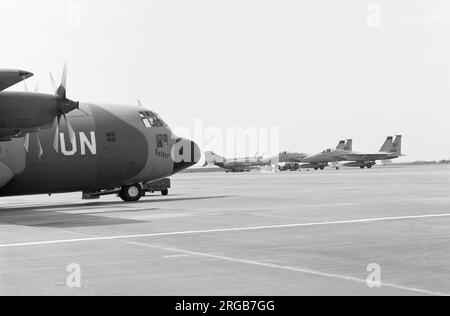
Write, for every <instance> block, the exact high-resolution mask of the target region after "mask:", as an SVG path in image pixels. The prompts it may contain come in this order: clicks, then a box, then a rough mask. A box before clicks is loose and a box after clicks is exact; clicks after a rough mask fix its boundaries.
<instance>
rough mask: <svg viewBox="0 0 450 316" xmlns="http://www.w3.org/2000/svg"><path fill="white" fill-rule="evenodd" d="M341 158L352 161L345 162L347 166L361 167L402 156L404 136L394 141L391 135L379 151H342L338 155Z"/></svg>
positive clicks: (397, 137) (370, 166)
mask: <svg viewBox="0 0 450 316" xmlns="http://www.w3.org/2000/svg"><path fill="white" fill-rule="evenodd" d="M337 156H338V157H339V158H341V159H342V160H345V161H350V162H349V163H346V164H344V166H346V167H360V168H361V169H364V168H368V169H370V168H372V166H374V165H375V164H376V161H377V160H392V159H395V158H399V157H402V156H403V155H402V136H401V135H398V136H396V138H395V140H394V141H393V137H392V136H389V137H388V138H387V139H386V141H385V142H384V144H383V146H382V147H381V149H380V151H379V152H378V153H372V154H370V153H369V154H364V153H363V154H359V153H355V152H349V153H340V154H338V155H337Z"/></svg>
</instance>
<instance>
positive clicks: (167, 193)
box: [161, 189, 169, 196]
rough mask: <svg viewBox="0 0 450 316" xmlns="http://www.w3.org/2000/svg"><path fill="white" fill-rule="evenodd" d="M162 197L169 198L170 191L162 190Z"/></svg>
mask: <svg viewBox="0 0 450 316" xmlns="http://www.w3.org/2000/svg"><path fill="white" fill-rule="evenodd" d="M161 195H162V196H168V195H169V190H168V189H165V190H162V191H161Z"/></svg>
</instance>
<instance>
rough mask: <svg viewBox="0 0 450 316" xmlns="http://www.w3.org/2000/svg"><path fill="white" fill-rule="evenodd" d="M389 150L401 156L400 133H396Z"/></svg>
mask: <svg viewBox="0 0 450 316" xmlns="http://www.w3.org/2000/svg"><path fill="white" fill-rule="evenodd" d="M390 152H391V153H393V154H396V155H397V156H399V157H400V156H402V135H397V136H396V137H395V140H394V143H393V144H392V147H391V150H390Z"/></svg>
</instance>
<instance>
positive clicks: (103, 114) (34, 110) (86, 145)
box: [0, 66, 201, 202]
mask: <svg viewBox="0 0 450 316" xmlns="http://www.w3.org/2000/svg"><path fill="white" fill-rule="evenodd" d="M66 69H67V68H66V66H65V67H64V71H63V75H62V81H61V84H60V85H59V87H56V84H54V87H55V91H56V93H55V94H54V95H49V94H41V93H30V92H5V91H4V90H5V89H7V88H9V87H11V86H13V85H15V84H17V83H19V82H22V81H24V80H26V79H27V78H30V77H32V76H33V74H32V73H30V72H26V71H19V70H0V196H19V195H30V194H50V195H51V194H53V193H66V192H77V191H81V192H83V197H84V198H98V197H99V196H101V195H106V194H117V195H118V196H119V197H120V198H121V199H123V200H124V201H127V202H133V201H138V200H139V199H140V198H141V197H142V196H143V195H144V189H143V186H144V184H146V183H149V182H152V181H157V180H159V179H163V178H166V177H168V176H171V175H173V174H175V173H177V172H179V171H181V170H183V169H185V168H188V167H190V166H192V165H194V164H196V163H197V162H198V161H199V160H200V155H201V153H200V149H199V147H198V146H197V145H196V144H195V143H194V142H192V141H190V140H186V139H182V138H179V137H177V136H175V135H174V134H173V133H172V131H171V129H170V128H169V127H168V126H167V124H166V123H165V122H164V121H163V120H162V119H161V117H159V116H158V115H157V114H156V113H155V112H152V111H150V110H148V109H146V108H144V107H142V106H141V105H136V106H117V105H105V106H100V105H97V104H92V103H79V102H75V101H72V100H70V99H69V98H67V96H66V88H67V86H66V81H67V79H66V78H67V70H66ZM53 83H54V80H53Z"/></svg>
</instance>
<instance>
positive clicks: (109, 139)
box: [106, 132, 116, 143]
mask: <svg viewBox="0 0 450 316" xmlns="http://www.w3.org/2000/svg"><path fill="white" fill-rule="evenodd" d="M106 141H107V142H108V143H112V142H115V141H116V133H115V132H108V133H106Z"/></svg>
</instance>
